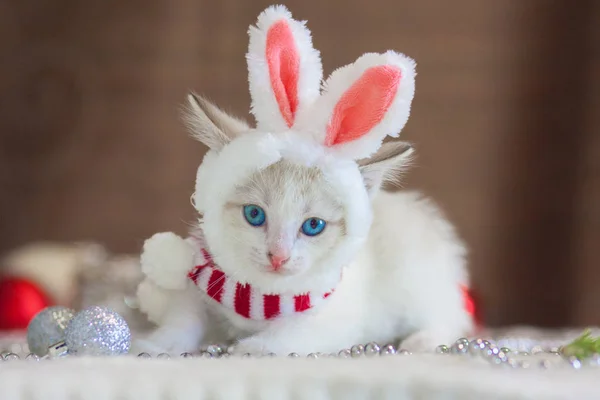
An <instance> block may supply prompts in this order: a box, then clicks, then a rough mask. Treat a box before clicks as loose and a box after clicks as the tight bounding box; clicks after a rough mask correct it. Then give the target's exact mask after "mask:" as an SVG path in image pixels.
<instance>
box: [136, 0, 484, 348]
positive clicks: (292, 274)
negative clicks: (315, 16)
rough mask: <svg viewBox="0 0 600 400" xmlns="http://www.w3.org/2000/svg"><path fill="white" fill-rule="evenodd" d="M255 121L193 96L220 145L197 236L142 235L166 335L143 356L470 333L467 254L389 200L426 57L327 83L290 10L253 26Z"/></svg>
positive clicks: (435, 224)
mask: <svg viewBox="0 0 600 400" xmlns="http://www.w3.org/2000/svg"><path fill="white" fill-rule="evenodd" d="M249 33H250V46H249V52H248V55H247V57H246V58H247V61H248V68H249V83H250V94H251V97H252V112H253V114H254V116H255V118H256V120H257V127H256V129H251V128H250V127H249V126H248V125H247V124H246V123H244V122H243V121H240V120H238V119H235V118H233V117H230V116H228V115H227V114H225V113H224V112H222V111H221V110H220V109H218V108H217V107H215V106H214V105H212V104H210V103H209V102H207V101H206V100H204V99H202V98H199V97H195V96H190V99H189V100H190V111H191V112H190V113H189V114H188V115H187V123H188V125H189V127H190V128H191V130H192V132H193V133H194V135H195V136H196V137H197V139H198V140H200V141H201V142H203V143H204V144H206V145H207V146H208V147H209V148H210V151H209V152H208V153H207V154H206V156H205V157H204V160H203V161H202V164H201V165H200V167H199V169H198V173H197V176H196V189H195V194H194V197H193V200H194V206H195V208H196V209H197V210H198V212H199V214H200V215H201V218H200V223H199V226H198V229H197V230H195V231H194V232H192V234H191V236H190V237H189V238H188V239H186V240H184V239H181V238H179V237H178V236H176V235H174V234H172V233H161V234H157V235H155V236H153V237H152V238H151V239H149V240H148V241H146V243H145V245H144V251H143V253H142V256H141V264H142V269H143V272H144V273H145V275H146V279H145V281H144V282H142V284H141V285H140V288H139V290H138V296H139V300H140V306H141V309H142V310H143V311H145V312H146V313H147V314H148V316H149V318H150V319H151V320H152V321H154V322H156V323H157V324H158V326H159V327H158V329H157V330H156V331H155V332H154V333H153V334H152V335H151V336H150V337H149V338H148V339H147V340H146V342H138V343H137V345H138V349H137V350H141V349H146V350H150V351H169V352H183V351H194V350H196V349H197V348H198V346H199V345H201V344H206V343H209V342H215V341H216V342H225V343H236V345H235V347H236V349H237V350H236V351H238V352H240V353H245V352H275V353H279V354H285V353H289V352H296V353H299V354H306V353H311V352H332V351H337V350H339V349H341V348H345V347H349V346H352V345H354V344H357V343H365V342H369V341H377V342H380V343H387V342H393V341H396V340H398V339H403V340H404V346H405V347H407V348H409V349H410V350H422V349H433V347H434V346H435V345H436V344H439V343H444V342H448V341H450V340H452V339H456V338H457V337H459V336H462V335H465V334H466V333H467V332H468V331H469V330H470V328H471V325H472V321H471V316H470V315H469V313H468V312H467V310H466V309H465V298H464V297H463V296H464V293H463V289H464V287H467V285H468V282H467V281H468V279H467V274H466V270H465V266H464V264H465V261H464V256H465V249H464V246H463V245H462V243H461V242H460V240H459V239H458V238H457V237H456V234H455V233H454V229H453V228H452V226H451V225H450V224H449V223H448V222H447V221H446V220H445V219H444V217H443V216H442V215H441V213H440V211H439V210H438V209H437V208H436V207H435V206H433V205H432V204H431V203H430V202H428V201H427V200H425V199H422V198H421V197H420V196H419V195H418V194H416V193H397V194H392V193H387V192H382V191H380V186H381V185H382V183H383V182H385V181H387V180H395V179H398V176H399V174H400V172H401V171H402V170H403V168H404V167H406V165H407V163H408V160H409V159H408V156H409V154H410V153H411V151H412V149H411V148H410V146H407V145H405V144H403V143H400V142H389V143H386V144H383V145H382V141H383V139H384V138H385V137H386V136H398V134H399V132H400V131H401V130H402V128H403V127H404V124H405V123H406V121H407V120H408V116H409V113H410V105H411V102H412V98H413V96H414V79H415V71H414V68H415V65H414V62H413V61H412V60H411V59H410V58H408V57H406V56H404V55H402V54H399V53H396V52H393V51H388V52H386V53H383V54H375V53H369V54H365V55H363V56H361V57H360V58H359V59H358V60H357V61H356V62H355V63H353V64H351V65H348V66H345V67H343V68H340V69H338V70H336V71H335V72H334V73H333V74H332V75H331V76H330V77H329V78H328V79H327V80H326V81H325V82H324V83H323V88H322V90H321V89H320V86H321V78H322V68H321V63H320V58H319V53H318V52H317V51H316V50H315V49H314V48H313V47H312V42H311V38H310V32H309V31H308V30H307V29H306V26H305V25H304V24H303V23H300V22H298V21H295V20H293V19H292V17H291V14H290V13H289V12H288V11H287V10H286V9H285V8H283V7H280V6H278V7H270V8H268V9H267V10H265V11H264V12H263V13H262V14H261V15H260V16H259V19H258V23H257V26H256V27H251V29H250V31H249Z"/></svg>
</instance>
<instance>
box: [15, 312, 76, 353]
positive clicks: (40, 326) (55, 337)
mask: <svg viewBox="0 0 600 400" xmlns="http://www.w3.org/2000/svg"><path fill="white" fill-rule="evenodd" d="M74 315H75V311H73V310H71V309H70V308H66V307H61V306H55V307H48V308H45V309H43V310H42V311H40V312H39V313H38V314H37V315H36V316H35V317H33V319H32V320H31V322H30V323H29V326H28V327H27V344H28V345H29V350H30V351H31V352H32V353H34V354H35V355H37V356H39V357H43V356H45V355H46V354H47V353H48V347H50V346H52V345H53V344H56V343H58V342H60V341H62V340H65V329H67V326H68V325H69V322H70V321H71V319H72V318H73V316H74Z"/></svg>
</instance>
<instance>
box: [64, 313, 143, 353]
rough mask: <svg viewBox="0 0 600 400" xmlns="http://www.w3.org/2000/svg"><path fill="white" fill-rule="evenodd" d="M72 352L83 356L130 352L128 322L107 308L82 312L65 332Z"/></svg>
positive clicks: (66, 340)
mask: <svg viewBox="0 0 600 400" xmlns="http://www.w3.org/2000/svg"><path fill="white" fill-rule="evenodd" d="M65 342H66V344H67V347H68V349H69V353H71V354H77V355H83V356H112V355H119V354H127V353H128V352H129V347H130V346H131V332H130V330H129V326H127V322H125V320H124V319H123V317H121V316H120V315H119V314H117V313H116V312H114V311H112V310H110V309H109V308H106V307H98V306H94V307H89V308H86V309H85V310H83V311H81V312H80V313H78V314H77V315H76V316H75V317H74V318H73V319H72V320H71V323H70V324H69V326H68V327H67V329H66V331H65Z"/></svg>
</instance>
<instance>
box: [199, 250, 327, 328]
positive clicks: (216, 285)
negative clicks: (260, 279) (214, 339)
mask: <svg viewBox="0 0 600 400" xmlns="http://www.w3.org/2000/svg"><path fill="white" fill-rule="evenodd" d="M201 254H202V257H201V258H202V259H201V260H199V261H201V262H200V263H197V265H196V267H194V268H193V269H192V270H191V271H190V272H189V273H188V277H189V279H190V280H191V281H192V282H194V284H195V285H196V286H198V288H199V289H200V290H201V291H203V292H204V293H206V294H207V295H208V297H210V298H211V299H213V300H214V301H216V302H217V303H220V304H221V305H223V306H224V307H226V308H229V309H231V310H233V311H234V312H235V313H237V314H238V315H240V316H242V317H244V318H247V319H252V320H257V321H265V320H273V319H276V318H281V317H286V316H290V315H294V314H296V313H300V312H304V311H306V310H309V309H312V308H314V307H316V306H318V305H319V304H321V303H322V302H324V301H325V299H327V298H328V297H329V296H330V295H331V294H332V293H333V292H334V289H331V290H330V291H328V292H325V293H298V294H278V293H264V292H262V291H260V290H259V289H258V288H256V287H253V286H252V285H250V284H248V283H245V284H242V283H240V282H237V281H236V280H235V279H232V278H231V277H229V276H227V275H226V274H225V273H224V272H223V271H222V270H221V269H220V268H219V267H218V266H217V265H216V264H215V263H214V262H213V259H212V256H211V255H210V254H209V253H208V251H207V250H206V249H204V248H202V249H201Z"/></svg>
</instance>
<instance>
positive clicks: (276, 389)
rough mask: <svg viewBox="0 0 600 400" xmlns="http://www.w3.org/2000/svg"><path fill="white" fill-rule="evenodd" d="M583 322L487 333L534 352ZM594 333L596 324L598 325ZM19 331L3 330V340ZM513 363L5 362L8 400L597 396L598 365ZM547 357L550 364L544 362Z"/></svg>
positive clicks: (404, 359) (3, 343)
mask: <svg viewBox="0 0 600 400" xmlns="http://www.w3.org/2000/svg"><path fill="white" fill-rule="evenodd" d="M580 332H581V330H578V329H575V330H565V331H540V330H537V329H531V328H526V327H525V328H517V329H510V330H506V331H495V332H482V337H489V338H496V340H497V343H498V345H508V346H510V347H512V348H514V349H522V350H528V351H532V350H533V349H534V348H535V347H542V348H550V347H556V346H559V345H561V344H564V343H566V342H568V341H569V340H571V339H572V338H574V337H575V336H577V335H578V334H579V333H580ZM594 333H595V334H597V333H598V332H594ZM20 341H22V336H20V335H16V336H10V337H0V347H1V348H8V347H7V343H13V344H15V343H18V342H20ZM527 360H528V361H529V362H530V365H531V367H530V368H528V369H509V368H504V367H498V366H494V365H491V364H489V363H488V362H487V361H485V360H483V359H482V358H480V357H471V356H468V355H467V356H445V355H434V354H423V355H415V354H413V355H409V356H401V355H396V356H388V357H375V358H366V357H363V358H361V359H319V360H312V359H289V358H262V359H238V358H230V359H226V360H225V359H223V360H210V359H171V360H159V359H151V360H146V359H138V358H135V357H119V358H103V359H91V358H68V359H60V360H55V361H41V362H29V361H10V362H2V363H0V388H2V396H1V397H2V399H3V400H17V399H19V400H20V399H28V400H30V399H66V398H77V399H80V400H87V399H90V400H95V399H102V400H112V399H119V400H124V399H144V400H147V399H148V400H149V399H183V400H186V399H228V400H237V399H281V400H285V399H310V400H317V399H400V400H403V399H424V398H426V399H445V400H447V399H573V398H578V399H591V398H598V397H599V396H600V387H598V384H597V382H598V380H599V379H600V367H595V368H594V367H586V366H584V368H581V369H579V370H576V369H574V368H572V367H571V366H570V365H569V364H568V363H566V362H564V361H563V360H562V358H561V357H559V356H556V355H550V354H547V353H542V354H538V355H535V356H533V355H532V356H528V357H527ZM542 360H546V361H547V362H549V364H548V367H547V368H546V369H542V368H539V367H538V364H539V363H540V362H541V361H542Z"/></svg>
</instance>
